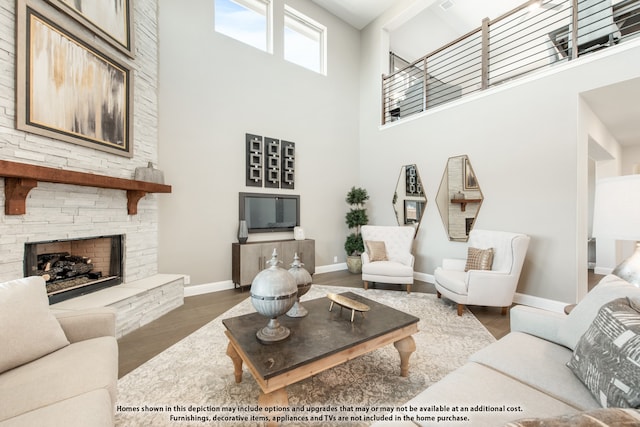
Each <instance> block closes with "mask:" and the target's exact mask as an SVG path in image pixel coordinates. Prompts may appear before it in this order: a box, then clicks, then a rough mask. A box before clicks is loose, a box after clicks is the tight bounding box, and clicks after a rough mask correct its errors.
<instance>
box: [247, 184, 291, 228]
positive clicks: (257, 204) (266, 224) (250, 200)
mask: <svg viewBox="0 0 640 427" xmlns="http://www.w3.org/2000/svg"><path fill="white" fill-rule="evenodd" d="M239 199H240V219H241V220H242V219H244V220H245V221H247V228H248V229H249V233H268V232H275V231H293V228H294V227H296V226H298V225H300V196H297V195H291V194H266V193H240V197H239Z"/></svg>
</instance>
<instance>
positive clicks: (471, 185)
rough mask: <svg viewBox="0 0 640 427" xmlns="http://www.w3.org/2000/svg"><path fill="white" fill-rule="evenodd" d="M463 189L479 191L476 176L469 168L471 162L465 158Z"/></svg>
mask: <svg viewBox="0 0 640 427" xmlns="http://www.w3.org/2000/svg"><path fill="white" fill-rule="evenodd" d="M464 189H465V190H479V189H480V186H479V185H478V179H477V178H476V174H475V173H474V172H473V168H472V167H471V162H470V161H469V158H467V157H465V159H464Z"/></svg>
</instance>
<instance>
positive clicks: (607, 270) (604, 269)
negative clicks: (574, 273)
mask: <svg viewBox="0 0 640 427" xmlns="http://www.w3.org/2000/svg"><path fill="white" fill-rule="evenodd" d="M593 272H594V273H595V274H601V275H603V276H606V275H607V274H611V273H612V272H613V268H609V267H596V268H594V269H593Z"/></svg>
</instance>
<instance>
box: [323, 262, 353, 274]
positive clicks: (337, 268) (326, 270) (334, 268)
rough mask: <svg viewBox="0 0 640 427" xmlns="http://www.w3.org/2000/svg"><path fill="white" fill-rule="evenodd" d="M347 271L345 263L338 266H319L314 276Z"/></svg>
mask: <svg viewBox="0 0 640 427" xmlns="http://www.w3.org/2000/svg"><path fill="white" fill-rule="evenodd" d="M346 269H347V263H346V262H342V263H338V264H329V265H320V266H317V267H316V274H322V273H331V272H334V271H341V270H346Z"/></svg>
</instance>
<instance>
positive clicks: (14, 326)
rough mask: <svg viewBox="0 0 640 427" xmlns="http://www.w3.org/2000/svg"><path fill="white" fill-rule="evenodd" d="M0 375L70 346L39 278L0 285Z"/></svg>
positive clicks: (43, 283) (42, 281)
mask: <svg viewBox="0 0 640 427" xmlns="http://www.w3.org/2000/svg"><path fill="white" fill-rule="evenodd" d="M0 343H2V351H0V373H1V372H4V371H7V370H9V369H13V368H15V367H18V366H20V365H23V364H25V363H28V362H31V361H33V360H35V359H38V358H40V357H42V356H44V355H46V354H49V353H51V352H53V351H56V350H58V349H60V348H62V347H64V346H66V345H68V344H69V340H67V337H66V336H65V334H64V331H63V330H62V327H61V326H60V323H58V320H57V319H56V318H55V316H54V315H53V314H52V313H51V310H49V300H48V299H47V292H46V287H45V282H44V280H43V279H42V278H41V277H39V276H33V277H27V278H24V279H18V280H12V281H10V282H5V283H0Z"/></svg>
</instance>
